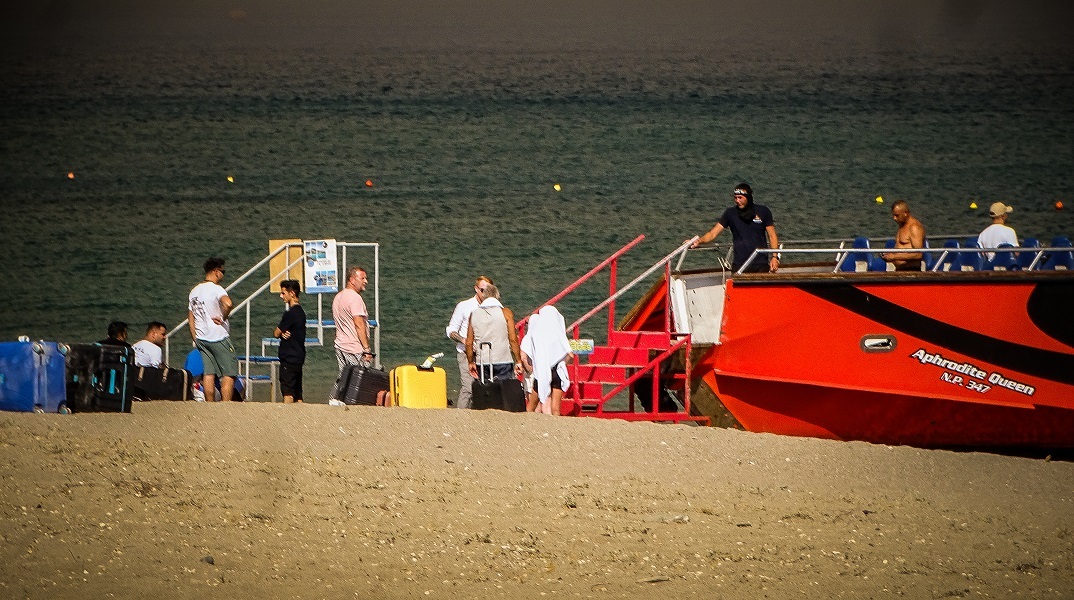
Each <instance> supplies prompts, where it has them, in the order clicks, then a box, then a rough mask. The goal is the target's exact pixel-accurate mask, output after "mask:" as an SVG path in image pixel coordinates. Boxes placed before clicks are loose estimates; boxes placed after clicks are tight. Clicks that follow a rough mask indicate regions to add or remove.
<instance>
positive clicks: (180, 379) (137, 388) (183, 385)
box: [132, 367, 190, 400]
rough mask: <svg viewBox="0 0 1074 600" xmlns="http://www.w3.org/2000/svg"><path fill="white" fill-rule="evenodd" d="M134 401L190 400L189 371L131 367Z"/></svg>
mask: <svg viewBox="0 0 1074 600" xmlns="http://www.w3.org/2000/svg"><path fill="white" fill-rule="evenodd" d="M133 369H134V377H133V381H132V385H133V386H134V391H133V396H134V399H135V400H190V371H187V370H185V369H171V368H168V367H133Z"/></svg>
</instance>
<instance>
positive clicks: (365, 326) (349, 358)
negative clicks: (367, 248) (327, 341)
mask: <svg viewBox="0 0 1074 600" xmlns="http://www.w3.org/2000/svg"><path fill="white" fill-rule="evenodd" d="M367 282H368V277H367V276H366V271H365V269H363V268H362V267H350V268H349V269H347V284H346V287H345V288H343V290H342V291H340V292H339V293H338V294H336V297H335V299H333V300H332V319H333V320H335V322H336V344H335V348H336V361H337V362H338V363H339V375H342V374H343V369H345V368H347V367H349V366H351V365H361V364H369V363H371V362H372V360H373V358H374V356H375V355H374V354H373V351H372V349H371V346H370V345H369V312H368V311H367V310H366V307H365V300H363V299H362V291H363V290H365V285H366V283H367ZM339 380H340V377H339V376H337V377H336V385H335V386H333V387H332V395H331V396H329V403H330V404H336V403H338V402H339V401H338V400H336V398H337V397H338V395H339V389H338V388H339V384H340V381H339Z"/></svg>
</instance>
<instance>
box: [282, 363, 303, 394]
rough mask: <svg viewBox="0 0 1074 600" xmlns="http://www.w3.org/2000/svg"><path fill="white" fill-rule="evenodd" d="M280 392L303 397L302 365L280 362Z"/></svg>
mask: <svg viewBox="0 0 1074 600" xmlns="http://www.w3.org/2000/svg"><path fill="white" fill-rule="evenodd" d="M280 393H281V394H282V395H284V396H294V398H295V400H301V399H302V365H301V364H293V363H285V362H282V361H281V362H280Z"/></svg>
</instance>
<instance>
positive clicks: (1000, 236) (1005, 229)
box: [977, 202, 1018, 260]
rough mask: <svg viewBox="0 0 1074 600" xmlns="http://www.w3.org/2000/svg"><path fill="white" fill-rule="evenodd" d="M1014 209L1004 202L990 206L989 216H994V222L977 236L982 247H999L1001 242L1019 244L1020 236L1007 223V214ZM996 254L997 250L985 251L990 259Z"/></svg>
mask: <svg viewBox="0 0 1074 600" xmlns="http://www.w3.org/2000/svg"><path fill="white" fill-rule="evenodd" d="M1013 210H1014V208H1012V207H1010V206H1007V205H1006V204H1004V203H1002V202H994V203H993V204H992V206H990V207H988V216H989V217H992V224H991V225H989V226H988V227H986V228H985V230H984V231H982V232H981V235H979V236H977V243H978V244H980V245H981V247H982V248H999V246H1000V244H1010V245H1012V246H1015V247H1017V246H1018V236H1017V235H1015V233H1014V229H1012V228H1011V227H1009V226H1008V225H1007V215H1009V214H1011V211H1013ZM995 254H996V253H995V252H986V253H985V255H986V257H987V258H988V260H992V259H993V258H994V257H995Z"/></svg>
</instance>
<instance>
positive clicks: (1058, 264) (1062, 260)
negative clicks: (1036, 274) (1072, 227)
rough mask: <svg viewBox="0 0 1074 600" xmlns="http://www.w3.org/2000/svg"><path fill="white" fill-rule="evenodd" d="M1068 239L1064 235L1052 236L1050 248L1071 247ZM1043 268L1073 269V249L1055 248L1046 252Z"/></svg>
mask: <svg viewBox="0 0 1074 600" xmlns="http://www.w3.org/2000/svg"><path fill="white" fill-rule="evenodd" d="M1071 247H1072V246H1071V243H1070V239H1069V238H1067V237H1066V236H1062V235H1059V236H1056V237H1054V238H1052V248H1071ZM1044 268H1045V269H1047V270H1049V271H1058V270H1068V271H1069V270H1074V251H1071V250H1057V251H1053V252H1049V253H1048V260H1047V261H1045V263H1044Z"/></svg>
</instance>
